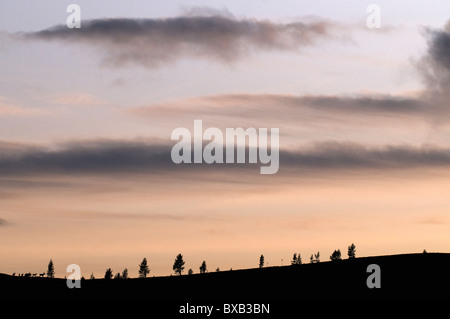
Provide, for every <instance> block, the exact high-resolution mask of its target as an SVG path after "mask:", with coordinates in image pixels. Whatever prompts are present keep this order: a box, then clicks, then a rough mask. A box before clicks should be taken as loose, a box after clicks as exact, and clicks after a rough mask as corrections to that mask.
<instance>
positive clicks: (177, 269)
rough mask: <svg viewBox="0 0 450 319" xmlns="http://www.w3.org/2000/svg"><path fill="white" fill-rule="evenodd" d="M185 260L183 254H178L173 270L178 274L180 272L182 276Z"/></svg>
mask: <svg viewBox="0 0 450 319" xmlns="http://www.w3.org/2000/svg"><path fill="white" fill-rule="evenodd" d="M184 264H185V262H184V260H183V255H182V254H178V255H177V257H176V258H175V261H174V263H173V267H172V268H173V271H174V272H175V273H176V274H179V275H180V276H181V273H182V272H183V270H184Z"/></svg>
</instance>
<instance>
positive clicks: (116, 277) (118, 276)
mask: <svg viewBox="0 0 450 319" xmlns="http://www.w3.org/2000/svg"><path fill="white" fill-rule="evenodd" d="M114 279H122V277H121V276H120V272H118V273H117V274H116V275H115V276H114Z"/></svg>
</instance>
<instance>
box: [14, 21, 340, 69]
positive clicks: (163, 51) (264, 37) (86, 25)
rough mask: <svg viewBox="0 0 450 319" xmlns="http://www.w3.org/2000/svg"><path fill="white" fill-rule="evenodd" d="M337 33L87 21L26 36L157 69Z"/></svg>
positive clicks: (324, 28) (319, 27) (256, 24)
mask: <svg viewBox="0 0 450 319" xmlns="http://www.w3.org/2000/svg"><path fill="white" fill-rule="evenodd" d="M333 27H334V25H333V23H331V22H325V21H313V22H306V23H303V22H295V23H287V24H279V23H273V22H270V21H266V20H253V19H236V18H234V17H230V16H220V15H215V16H181V17H175V18H167V19H96V20H90V21H83V24H82V27H81V28H80V29H69V28H67V27H66V26H65V25H60V26H55V27H52V28H49V29H45V30H42V31H38V32H32V33H26V34H24V35H23V36H24V37H25V38H31V39H38V40H57V41H65V42H74V43H85V44H88V45H91V46H95V47H97V48H99V49H100V50H101V51H102V53H103V54H104V57H105V62H106V63H107V64H109V65H112V66H122V65H125V64H132V63H134V64H140V65H145V66H150V67H155V66H158V65H160V64H161V63H164V62H170V61H174V60H176V59H178V58H182V57H203V58H212V59H215V60H220V61H222V62H230V61H233V60H235V59H238V58H240V57H242V56H244V55H247V54H249V53H251V52H252V51H260V50H263V51H267V50H295V49H298V48H301V47H303V46H307V45H311V44H312V43H314V42H315V41H316V40H317V39H320V38H323V37H326V36H329V35H330V34H331V30H332V29H333Z"/></svg>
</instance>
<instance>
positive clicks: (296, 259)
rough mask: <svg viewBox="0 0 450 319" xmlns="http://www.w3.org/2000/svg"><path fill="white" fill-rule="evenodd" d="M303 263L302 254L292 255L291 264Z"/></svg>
mask: <svg viewBox="0 0 450 319" xmlns="http://www.w3.org/2000/svg"><path fill="white" fill-rule="evenodd" d="M301 263H302V257H301V256H300V254H298V256H297V254H294V256H293V257H292V261H291V265H301Z"/></svg>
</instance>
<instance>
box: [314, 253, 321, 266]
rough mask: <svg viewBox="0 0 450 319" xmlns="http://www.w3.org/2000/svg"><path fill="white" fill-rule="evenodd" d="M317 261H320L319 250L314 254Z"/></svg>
mask: <svg viewBox="0 0 450 319" xmlns="http://www.w3.org/2000/svg"><path fill="white" fill-rule="evenodd" d="M314 258H315V262H316V263H320V252H319V251H318V252H317V254H314Z"/></svg>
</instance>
